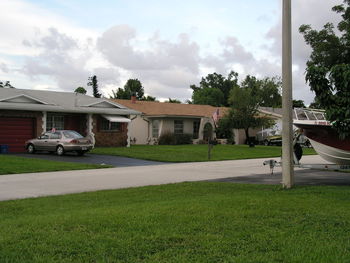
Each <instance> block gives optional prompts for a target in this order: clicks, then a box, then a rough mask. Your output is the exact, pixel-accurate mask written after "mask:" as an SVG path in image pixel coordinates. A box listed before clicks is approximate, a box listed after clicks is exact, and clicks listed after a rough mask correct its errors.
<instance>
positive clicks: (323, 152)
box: [293, 109, 350, 165]
mask: <svg viewBox="0 0 350 263" xmlns="http://www.w3.org/2000/svg"><path fill="white" fill-rule="evenodd" d="M293 115H294V116H293V119H294V120H293V124H294V125H295V126H296V127H298V128H299V129H300V130H301V131H302V132H303V134H304V135H305V136H306V137H307V138H308V139H309V140H310V142H311V145H312V146H313V148H314V149H315V151H316V152H317V153H318V154H319V155H320V156H321V157H322V158H323V159H325V160H326V161H328V162H331V163H335V164H341V165H349V164H350V139H349V138H345V139H344V140H342V139H340V137H339V134H338V133H337V131H336V130H334V129H333V128H332V125H331V123H330V122H329V121H327V120H326V118H325V116H324V112H323V111H321V110H308V109H294V113H293Z"/></svg>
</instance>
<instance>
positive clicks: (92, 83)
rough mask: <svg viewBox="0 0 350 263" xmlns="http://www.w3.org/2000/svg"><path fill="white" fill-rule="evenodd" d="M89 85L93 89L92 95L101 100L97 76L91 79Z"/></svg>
mask: <svg viewBox="0 0 350 263" xmlns="http://www.w3.org/2000/svg"><path fill="white" fill-rule="evenodd" d="M87 85H88V86H91V87H92V94H93V95H94V97H95V98H101V96H102V95H101V93H100V92H99V90H98V83H97V77H96V76H95V75H94V76H92V77H89V82H88V83H87Z"/></svg>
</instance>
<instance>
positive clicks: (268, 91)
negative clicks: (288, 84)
mask: <svg viewBox="0 0 350 263" xmlns="http://www.w3.org/2000/svg"><path fill="white" fill-rule="evenodd" d="M241 87H242V88H244V89H249V90H251V95H252V96H253V97H254V99H255V100H256V103H257V104H258V105H259V106H260V107H273V108H278V107H281V106H282V96H281V89H282V82H281V80H280V79H279V78H277V77H274V78H264V79H258V78H256V77H254V76H250V75H248V76H247V77H246V78H245V79H244V80H243V81H242V83H241Z"/></svg>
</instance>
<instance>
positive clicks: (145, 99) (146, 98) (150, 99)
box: [141, 95, 157, 101]
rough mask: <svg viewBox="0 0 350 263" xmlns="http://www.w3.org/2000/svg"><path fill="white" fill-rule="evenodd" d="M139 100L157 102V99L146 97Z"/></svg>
mask: <svg viewBox="0 0 350 263" xmlns="http://www.w3.org/2000/svg"><path fill="white" fill-rule="evenodd" d="M141 100H144V101H157V98H156V97H152V96H149V95H147V96H143V97H142V99H141Z"/></svg>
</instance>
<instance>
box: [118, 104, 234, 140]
mask: <svg viewBox="0 0 350 263" xmlns="http://www.w3.org/2000/svg"><path fill="white" fill-rule="evenodd" d="M113 102H115V103H118V104H120V105H123V106H125V107H128V108H131V109H133V110H136V111H139V112H142V114H141V115H135V116H132V117H131V120H132V121H131V124H130V137H131V142H132V143H135V144H154V143H156V142H157V139H158V137H159V136H160V135H161V134H162V133H165V132H171V133H174V134H191V135H192V136H193V141H194V143H197V142H198V141H200V140H203V139H204V137H205V136H206V134H205V133H204V130H205V128H204V127H209V129H211V130H212V132H211V137H212V138H214V137H216V136H215V128H214V127H215V124H214V119H213V115H214V118H215V113H218V118H220V117H222V116H224V114H225V113H226V112H227V110H228V108H224V107H213V106H210V105H195V104H178V103H166V102H155V101H138V100H120V99H116V100H113Z"/></svg>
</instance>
